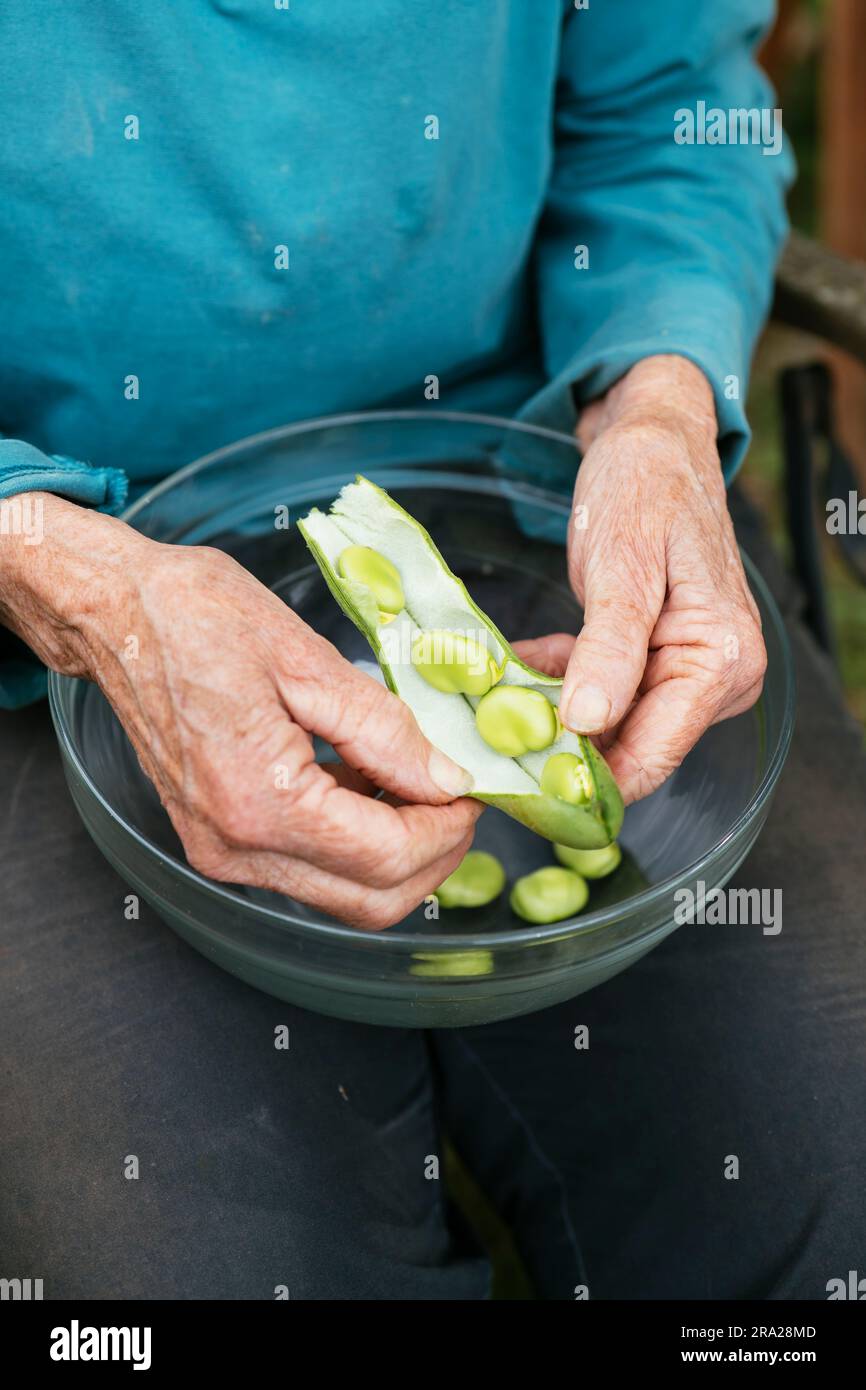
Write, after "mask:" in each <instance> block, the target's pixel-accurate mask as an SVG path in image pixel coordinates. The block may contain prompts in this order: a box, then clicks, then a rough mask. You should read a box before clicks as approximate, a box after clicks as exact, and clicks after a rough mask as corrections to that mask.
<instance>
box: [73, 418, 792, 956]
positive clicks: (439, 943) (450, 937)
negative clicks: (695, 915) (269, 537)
mask: <svg viewBox="0 0 866 1390" xmlns="http://www.w3.org/2000/svg"><path fill="white" fill-rule="evenodd" d="M398 421H415V422H419V423H425V424H433V423H436V424H439V423H441V422H442V421H450V422H453V423H455V424H465V425H484V426H492V427H494V428H496V429H500V430H503V431H509V432H517V433H524V434H529V435H534V436H536V437H537V438H540V439H549V440H551V441H553V442H555V443H557V444H559V445H562V446H566V447H568V448H570V449H572V450H573V451H574V452H576V453H579V449H578V446H577V442H576V440H575V439H573V438H572V437H571V436H570V435H566V434H561V433H559V432H558V431H556V430H551V429H546V428H545V427H543V426H541V425H533V424H529V423H526V422H524V421H521V420H508V419H505V418H503V417H500V416H497V415H482V414H474V413H472V412H468V411H455V410H452V411H448V410H435V411H432V410H431V411H424V410H373V411H356V412H350V413H346V414H340V415H322V416H318V417H315V418H313V419H309V420H299V421H295V422H293V423H292V424H290V425H281V426H278V427H277V428H276V429H271V430H264V431H262V432H260V433H259V434H253V435H248V436H247V437H246V438H245V439H240V440H237V441H236V442H235V443H233V444H228V445H225V446H224V447H223V448H221V449H216V450H213V451H212V452H211V453H209V454H204V455H203V456H202V457H201V458H199V459H194V460H193V461H192V462H191V463H188V464H186V465H185V466H184V467H183V468H180V469H178V470H177V471H176V472H175V473H171V474H169V476H168V477H167V478H164V479H162V480H161V481H160V482H159V483H157V484H155V486H154V487H152V488H149V489H148V490H147V491H146V492H145V493H143V494H142V495H141V497H139V498H138V499H137V500H136V501H135V502H134V503H132V505H131V506H129V507H127V508H126V509H125V511H123V512H122V513H121V520H122V521H126V522H130V523H131V522H133V521H134V519H135V517H136V516H138V515H139V513H140V512H141V511H143V510H144V508H145V507H147V506H148V505H149V504H150V503H151V502H152V501H153V500H154V499H155V498H157V497H159V496H161V495H162V494H164V493H166V492H169V491H170V490H171V489H172V488H174V487H176V486H178V485H179V484H182V483H183V482H185V481H186V480H187V479H188V478H190V477H192V476H193V475H194V474H196V473H198V472H200V471H201V470H203V469H205V468H211V467H217V466H220V465H222V464H224V463H226V462H229V461H230V460H231V458H232V455H234V454H244V453H246V452H247V451H248V450H250V449H253V448H258V447H261V446H262V445H266V444H278V443H280V442H281V441H283V440H286V439H290V438H293V437H294V436H296V435H303V434H307V433H310V434H312V433H315V432H316V431H319V430H322V429H326V428H327V429H333V428H335V427H349V426H356V425H362V426H363V425H367V424H374V423H378V424H390V423H394V422H398ZM517 486H518V487H519V483H518V484H517ZM539 491H540V489H537V488H534V489H532V492H533V494H534V495H535V496H537V495H538V493H539ZM546 495H547V496H549V497H550V498H551V499H552V500H557V501H559V502H562V501H563V499H562V497H561V496H557V494H554V493H547V494H546ZM741 555H742V559H743V563H744V565H745V568H746V573H747V575H748V578H749V582H750V584H751V585H752V587H753V588H755V589H757V591H758V592H759V594H760V596H761V600H762V603H763V605H764V607H765V610H766V612H767V613H768V614H769V616H770V619H771V621H772V624H773V628H774V632H775V635H776V637H777V639H778V642H779V646H780V650H781V652H782V658H783V668H784V679H785V705H784V710H783V715H782V724H781V729H780V733H779V737H778V739H777V741H776V745H775V747H774V748H773V749H772V751H771V752H770V757H769V762H768V765H767V768H766V771H765V773H764V776H763V777H762V778H761V781H760V782H759V784H758V786H757V787H756V788H755V791H754V792H753V793H752V796H751V798H750V800H749V804H748V805H747V806H746V808H745V810H744V811H743V812H742V813H741V814H740V815H739V816H738V817H737V819H736V820H735V821H734V823H733V825H731V827H730V828H729V830H728V832H727V834H726V835H725V836H724V837H723V838H722V839H721V840H718V841H717V842H716V844H715V845H713V847H712V848H711V849H710V850H708V851H707V853H706V854H704V855H702V856H701V857H700V858H699V859H696V860H694V861H693V862H692V863H691V864H688V865H686V867H685V868H684V869H682V870H680V872H679V873H677V874H674V875H672V876H671V877H670V878H667V879H664V880H663V881H662V882H661V883H656V884H653V885H652V887H651V888H647V889H645V890H644V891H643V892H642V893H636V894H635V895H634V897H632V898H628V899H626V900H625V902H619V903H615V904H614V905H613V906H612V907H608V908H603V909H601V910H600V911H597V912H589V913H587V914H586V915H585V916H582V917H580V918H571V919H568V920H566V921H564V922H556V923H553V924H552V925H550V926H524V927H514V928H513V929H508V930H507V931H496V932H486V933H482V934H480V935H473V934H470V933H468V932H466V931H462V932H460V931H454V932H451V933H448V932H444V931H440V932H438V933H436V935H432V934H427V933H423V932H401V931H398V930H397V929H396V928H394V927H388V928H387V929H386V930H384V931H381V932H367V931H361V930H360V929H359V928H358V927H349V926H343V925H341V924H339V923H330V922H322V923H311V922H309V921H305V920H304V919H303V918H301V917H296V916H294V915H293V914H292V913H291V912H289V911H281V910H279V909H277V908H274V907H269V906H266V905H264V904H262V903H254V902H252V901H251V900H250V899H249V898H247V897H244V896H243V895H242V894H241V893H239V892H236V891H235V890H234V889H232V888H231V887H228V886H226V885H224V884H221V883H216V882H215V881H214V880H212V879H208V878H205V877H204V876H203V875H202V874H199V873H197V872H196V871H195V870H194V869H191V868H190V867H189V865H188V864H184V863H181V861H180V860H179V859H175V858H174V856H172V855H168V854H165V853H163V852H162V851H161V850H157V849H156V848H155V846H153V845H152V844H151V842H150V841H149V840H148V839H146V838H145V836H143V835H141V834H140V833H139V831H137V830H136V829H135V828H134V827H133V826H131V825H129V824H128V823H127V822H126V821H125V820H124V819H123V818H122V816H119V815H118V814H117V812H116V811H115V810H114V808H113V807H112V806H111V805H110V803H109V802H107V801H106V800H105V798H104V797H103V795H102V793H101V792H100V791H99V789H98V788H97V786H96V785H95V783H94V782H93V781H92V780H91V778H90V776H89V774H88V772H87V770H86V768H85V767H84V764H83V763H82V762H81V760H80V758H79V757H78V753H77V750H76V748H75V746H74V744H73V741H72V737H71V733H70V729H69V726H68V724H67V721H66V717H65V714H64V710H63V705H62V693H63V690H64V688H65V686H66V685H67V684H68V685H70V686H71V685H74V684H75V683H76V681H77V680H78V678H77V677H69V676H61V675H58V674H57V673H56V672H55V671H49V672H48V699H49V705H50V708H51V713H52V717H53V719H54V726H55V729H56V732H57V737H58V740H59V742H60V744H61V747H62V750H63V753H64V756H65V757H66V758H67V759H68V761H69V762H70V763H71V765H72V766H73V767H74V769H75V772H76V774H77V776H78V778H79V779H80V781H81V782H82V783H83V784H84V785H85V786H86V788H87V790H88V792H89V794H90V796H91V797H93V799H94V800H95V801H96V802H98V804H99V805H100V807H101V808H102V810H103V811H104V812H105V814H106V815H108V816H109V817H110V818H111V819H112V820H113V821H114V822H115V823H116V824H117V825H118V827H119V828H120V829H121V831H122V832H123V833H124V834H126V835H127V836H129V837H130V838H131V839H132V840H134V841H135V842H136V843H137V844H138V845H139V847H140V848H141V849H142V850H144V852H145V854H149V855H158V856H159V858H160V859H161V860H162V861H163V862H164V863H165V864H167V865H169V866H170V868H171V870H172V871H173V872H174V873H175V874H176V875H177V876H178V877H179V878H180V879H181V880H182V881H183V880H185V881H187V882H189V883H191V884H192V885H193V886H194V888H195V889H196V890H198V892H202V891H203V892H204V893H205V895H207V894H211V895H213V896H215V897H216V898H218V899H221V900H222V901H223V902H224V903H225V904H226V906H227V907H232V908H235V909H236V910H238V911H239V912H240V913H242V914H243V915H248V916H250V917H252V918H253V919H256V918H259V919H261V918H262V917H264V918H265V919H267V921H268V922H269V923H270V924H271V925H272V926H277V927H283V928H286V929H288V930H289V932H290V933H291V934H294V933H296V932H298V931H299V930H300V931H301V932H302V933H303V934H307V933H314V934H315V935H317V936H325V937H327V938H329V939H330V940H332V941H343V942H345V943H346V944H355V945H357V944H358V940H359V937H360V938H362V939H363V941H364V944H365V946H368V947H369V946H373V948H374V949H380V950H386V951H387V950H390V951H392V952H393V951H397V952H402V951H404V950H410V951H413V952H414V951H421V950H423V951H425V952H437V953H438V952H447V951H452V950H454V951H474V950H479V951H480V950H490V949H492V948H495V947H497V946H503V947H511V948H515V947H520V946H535V945H539V944H542V943H545V942H553V941H556V940H558V939H560V938H568V937H572V936H575V935H579V934H580V935H583V934H584V933H587V932H591V931H598V930H600V929H602V928H603V927H606V926H609V925H611V924H612V923H615V922H618V921H622V920H623V919H624V918H631V917H633V916H635V915H636V914H637V913H639V912H640V911H641V909H643V908H646V909H648V910H650V911H651V910H652V909H653V908H654V907H655V905H656V904H657V903H658V902H659V901H660V900H661V899H663V898H665V897H667V896H668V895H672V894H673V893H675V892H676V891H677V889H678V888H681V887H684V886H686V885H687V884H688V883H690V882H692V881H694V880H696V879H699V878H700V877H701V874H702V873H703V872H706V871H708V870H711V867H712V864H713V862H714V861H715V860H716V858H717V857H721V855H722V852H723V851H724V849H725V847H726V846H728V845H730V844H731V843H732V841H734V840H736V839H738V838H739V837H740V836H741V835H742V834H744V832H746V831H747V830H748V827H749V825H750V824H751V822H752V821H753V819H754V818H755V816H756V815H757V814H758V813H759V812H760V811H761V809H762V808H763V807H764V805H765V803H766V802H767V800H768V799H769V797H770V796H771V795H772V793H773V790H774V788H775V785H776V782H777V781H778V779H779V776H780V774H781V771H782V768H783V766H784V764H785V759H786V757H787V753H788V748H789V746H790V743H791V737H792V735H793V731H794V718H795V711H796V675H795V670H794V660H793V655H792V652H791V645H790V642H789V640H788V634H787V632H786V631H785V626H784V623H783V621H782V617H781V614H780V613H779V609H778V606H777V604H776V601H775V599H774V598H773V596H772V594H771V593H770V590H769V588H768V586H767V584H766V583H765V581H764V579H763V577H762V576H761V575H760V574H759V573H758V571H757V569H756V568H755V566H754V565H753V564H752V562H751V560H750V559H749V557H748V555H746V554H745V553H744V552H742V551H741Z"/></svg>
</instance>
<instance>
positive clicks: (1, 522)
mask: <svg viewBox="0 0 866 1390" xmlns="http://www.w3.org/2000/svg"><path fill="white" fill-rule="evenodd" d="M128 486H129V484H128V479H127V476H126V474H125V473H124V472H123V471H122V470H121V469H119V468H94V467H92V466H91V465H90V464H88V463H82V462H80V461H79V460H77V459H71V458H64V457H62V456H61V455H56V454H54V455H51V454H44V453H42V451H41V450H39V449H37V448H35V447H34V446H33V445H32V444H27V443H25V442H24V440H21V439H0V547H2V542H3V536H4V534H5V535H8V534H9V533H10V531H11V530H12V529H13V528H14V527H15V526H17V525H27V527H28V528H29V530H32V535H29V539H30V541H32V543H33V544H38V543H39V539H40V538H39V536H38V534H37V532H36V529H35V528H34V527H33V516H32V514H31V513H30V512H29V511H28V510H27V509H25V508H23V507H22V506H21V505H20V504H16V503H15V502H14V501H10V499H13V498H15V497H16V496H17V495H18V494H21V493H25V492H56V493H58V494H59V495H60V496H62V497H68V498H69V500H70V501H72V502H78V503H79V504H80V505H81V506H85V507H96V508H98V510H99V511H103V512H112V513H114V512H119V511H121V510H122V508H123V506H124V504H125V502H126V494H127V489H128ZM0 556H2V550H0ZM46 680H47V677H46V673H45V668H44V666H43V665H42V664H41V662H39V661H38V660H37V658H36V657H35V656H34V655H33V653H32V652H31V651H30V649H29V647H27V646H26V645H25V643H24V642H22V641H21V640H20V638H18V637H16V635H15V634H14V633H12V632H10V631H9V630H8V629H7V628H5V627H3V626H2V625H0V709H6V710H10V709H18V708H20V707H21V706H22V705H27V704H30V703H31V702H32V701H34V700H38V699H40V698H41V697H42V696H43V695H44V694H45V690H46Z"/></svg>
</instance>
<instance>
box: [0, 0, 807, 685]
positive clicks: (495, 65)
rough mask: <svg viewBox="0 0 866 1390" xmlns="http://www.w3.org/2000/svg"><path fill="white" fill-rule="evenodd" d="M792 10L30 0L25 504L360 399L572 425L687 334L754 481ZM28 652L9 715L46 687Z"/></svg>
mask: <svg viewBox="0 0 866 1390" xmlns="http://www.w3.org/2000/svg"><path fill="white" fill-rule="evenodd" d="M771 12H772V5H771V4H770V3H769V0H767V2H765V0H725V3H724V4H700V3H698V0H661V2H660V3H657V4H647V3H645V0H588V3H586V4H584V3H583V0H580V3H575V0H171V3H169V0H162V2H161V3H157V2H156V0H154V3H145V0H111V3H108V2H107V0H64V3H63V4H62V5H49V6H47V7H46V6H43V5H37V4H34V3H33V0H3V4H2V7H0V190H2V196H0V275H2V315H0V436H2V437H0V499H2V498H4V497H8V496H10V495H12V494H14V493H16V492H20V491H25V490H27V489H34V488H43V489H48V490H53V491H56V492H59V493H62V494H63V495H65V496H68V497H70V498H72V499H74V500H77V501H80V502H82V503H84V504H86V505H92V506H97V507H102V508H104V509H106V510H112V511H117V510H119V509H120V508H121V507H122V506H123V503H124V500H125V497H126V493H127V488H128V486H129V484H130V482H131V483H132V485H133V486H134V487H138V486H139V485H141V484H143V483H144V482H145V481H147V480H153V479H156V478H158V477H163V476H164V475H165V474H167V473H169V472H171V471H173V470H174V469H176V468H178V467H180V466H181V465H183V464H185V463H187V462H189V461H190V460H191V459H193V458H195V457H197V456H198V455H201V454H203V453H206V452H208V451H209V450H211V449H215V448H218V447H219V446H220V445H223V444H226V443H229V442H230V441H232V440H235V439H238V438H240V437H242V436H244V435H247V434H252V433H254V432H256V431H259V430H264V429H267V428H270V427H272V426H276V425H279V424H283V423H285V422H287V421H290V420H294V419H301V418H304V417H311V416H318V415H323V414H327V413H330V412H339V411H346V410H357V409H374V408H382V407H385V406H389V405H396V406H411V405H417V406H422V407H426V405H428V404H429V406H430V408H431V409H435V408H436V406H437V404H438V406H440V407H446V408H448V409H452V410H460V409H472V410H481V411H485V412H492V413H498V414H503V415H521V416H523V417H525V418H529V419H532V420H535V421H538V422H540V423H544V424H547V425H550V426H553V427H556V428H560V429H565V430H568V429H571V428H572V426H573V424H574V421H575V415H576V405H577V404H578V403H579V402H581V401H582V400H587V399H590V398H591V397H593V396H594V395H597V394H598V393H599V392H601V391H603V390H604V389H606V388H607V387H608V386H609V385H610V384H611V383H612V382H614V381H615V380H616V379H617V378H618V377H619V376H621V375H622V373H623V372H624V371H626V370H627V369H628V368H629V367H630V366H632V365H633V364H634V363H635V362H636V361H638V360H639V359H640V358H642V357H645V356H647V355H649V354H652V353H660V352H678V353H682V354H684V355H685V356H687V357H689V358H691V359H692V360H693V361H694V362H696V363H697V364H698V365H699V366H700V367H701V368H702V369H703V371H704V372H705V373H706V375H707V377H708V378H709V380H710V382H711V383H712V386H713V389H714V392H715V397H716V405H717V411H718V416H719V421H720V447H721V450H722V457H723V461H724V465H725V469H726V473H727V475H728V476H730V475H731V474H732V472H733V471H734V470H735V469H736V467H737V465H738V463H739V461H740V459H741V458H742V455H743V452H744V449H745V446H746V443H747V440H748V429H747V425H746V420H745V417H744V414H743V405H744V398H745V391H746V382H747V375H748V368H749V360H750V356H751V352H752V349H753V345H754V341H755V338H756V335H757V332H758V330H759V328H760V325H761V321H762V319H763V317H764V316H765V314H766V311H767V306H768V302H769V296H770V290H771V282H772V268H773V263H774V260H775V257H776V254H777V251H778V249H779V246H780V244H781V241H782V239H783V237H784V234H785V217H784V190H785V186H786V184H787V182H788V180H789V178H790V173H791V161H790V157H789V154H788V152H787V150H785V149H782V150H780V149H779V143H778V138H777V136H778V132H775V133H774V131H773V128H772V113H773V107H774V98H773V96H772V93H771V91H770V90H769V88H768V85H767V83H766V80H765V78H764V77H763V76H762V74H761V73H760V72H759V70H758V68H757V67H756V66H755V63H754V61H753V57H752V51H753V48H754V45H755V43H756V42H757V40H758V38H759V36H760V34H761V32H762V30H763V29H764V28H765V27H766V25H767V23H768V22H769V20H770V18H771ZM740 108H743V109H744V110H743V111H741V116H745V112H746V111H747V110H749V109H754V111H755V112H756V113H760V112H763V113H764V124H763V127H761V126H760V123H758V124H756V123H755V121H754V119H751V120H749V119H747V120H745V122H740V124H739V125H737V117H736V112H737V110H739V109H740ZM716 110H717V113H718V114H717V115H716V116H715V117H714V116H713V111H716ZM729 112H732V113H733V114H732V117H731V119H730V120H728V121H727V125H726V124H725V122H724V121H722V120H721V116H722V115H724V116H725V117H726V118H727V115H728V113H729ZM738 130H739V138H736V139H735V138H734V136H735V134H736V132H737V131H738ZM720 132H721V136H724V137H725V138H724V143H722V142H721V136H720ZM744 136H746V137H747V138H743V137H744ZM431 376H436V377H437V378H438V379H439V398H438V402H427V401H426V398H425V382H426V381H427V379H428V378H429V377H431ZM2 519H3V518H2V513H0V532H2ZM2 539H3V537H2V534H0V547H2ZM0 559H2V548H0ZM8 641H9V643H11V638H10V639H8ZM22 652H23V648H22V649H20V650H19V651H17V652H11V651H10V650H9V649H8V648H7V656H8V660H7V661H6V662H5V664H4V663H3V661H2V660H0V704H3V705H6V706H11V705H15V704H18V703H22V702H23V701H25V700H26V699H29V698H33V697H34V695H36V694H38V693H39V692H40V690H41V689H42V677H41V675H37V674H36V673H35V667H34V666H33V665H28V663H27V661H26V656H25V659H24V660H22V659H21V658H22Z"/></svg>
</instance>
